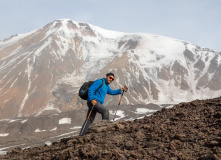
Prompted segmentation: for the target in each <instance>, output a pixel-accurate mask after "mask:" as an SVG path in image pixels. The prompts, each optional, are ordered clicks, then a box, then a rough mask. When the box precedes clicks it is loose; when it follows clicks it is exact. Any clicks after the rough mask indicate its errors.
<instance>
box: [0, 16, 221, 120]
mask: <svg viewBox="0 0 221 160" xmlns="http://www.w3.org/2000/svg"><path fill="white" fill-rule="evenodd" d="M220 54H221V53H220V52H215V51H212V50H209V49H203V48H200V47H197V46H194V45H192V44H190V43H186V42H182V41H179V40H175V39H171V38H166V37H161V36H155V35H149V34H126V33H119V32H113V31H107V30H104V29H101V28H99V27H95V26H93V25H90V24H87V23H77V22H74V21H72V20H57V21H54V22H52V23H50V24H48V25H46V26H45V27H43V28H41V29H39V30H36V31H32V32H30V33H27V34H23V35H16V36H13V37H10V38H8V39H5V40H4V41H0V119H6V118H15V117H22V116H28V115H35V114H37V115H41V114H52V113H59V112H63V111H68V110H73V109H79V108H80V107H82V105H85V103H84V102H83V101H82V100H81V99H79V97H78V95H77V93H78V89H79V87H80V86H81V84H82V83H83V82H84V81H87V80H95V79H97V78H103V77H105V74H106V73H107V72H109V71H112V72H114V73H115V75H116V78H115V79H116V81H115V82H114V83H113V84H111V88H113V89H117V88H119V87H121V86H122V85H124V84H126V85H127V86H128V87H129V90H128V94H127V97H126V98H125V99H124V100H123V102H122V103H124V104H147V103H150V102H153V103H175V102H180V101H190V100H193V99H201V98H209V97H211V98H212V97H216V96H218V95H220V89H221V77H220V75H221V68H220V60H221V59H220ZM118 99H119V97H118V96H115V97H112V96H107V98H106V101H105V105H113V104H116V101H118Z"/></svg>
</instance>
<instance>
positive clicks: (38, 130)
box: [35, 128, 46, 132]
mask: <svg viewBox="0 0 221 160" xmlns="http://www.w3.org/2000/svg"><path fill="white" fill-rule="evenodd" d="M45 131H46V130H40V129H39V128H38V129H36V130H35V132H45Z"/></svg>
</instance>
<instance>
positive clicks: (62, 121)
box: [58, 118, 71, 124]
mask: <svg viewBox="0 0 221 160" xmlns="http://www.w3.org/2000/svg"><path fill="white" fill-rule="evenodd" d="M58 124H71V118H62V119H60V120H59V122H58Z"/></svg>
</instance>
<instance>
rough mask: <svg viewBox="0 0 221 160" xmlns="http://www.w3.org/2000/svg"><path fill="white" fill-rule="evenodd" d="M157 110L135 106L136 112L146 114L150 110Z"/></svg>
mask: <svg viewBox="0 0 221 160" xmlns="http://www.w3.org/2000/svg"><path fill="white" fill-rule="evenodd" d="M157 111H158V110H152V109H147V108H137V109H136V113H137V114H147V113H151V112H157Z"/></svg>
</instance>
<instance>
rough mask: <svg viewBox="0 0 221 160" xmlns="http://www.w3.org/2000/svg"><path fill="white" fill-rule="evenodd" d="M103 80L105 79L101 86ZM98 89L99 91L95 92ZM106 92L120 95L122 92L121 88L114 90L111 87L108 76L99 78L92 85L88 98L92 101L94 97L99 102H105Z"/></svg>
mask: <svg viewBox="0 0 221 160" xmlns="http://www.w3.org/2000/svg"><path fill="white" fill-rule="evenodd" d="M102 81H103V85H102V87H101V88H99V87H100V86H101V84H102ZM98 88H99V89H98ZM97 89H98V90H97ZM96 90H97V92H96V94H95V91H96ZM106 94H110V95H118V94H121V89H117V90H112V89H111V88H110V86H109V83H108V82H107V80H106V78H103V79H102V80H101V79H97V80H96V81H95V82H94V83H93V84H92V85H91V87H90V88H89V89H88V99H87V100H88V101H91V100H93V99H94V100H97V101H98V102H99V103H101V104H103V103H104V99H105V96H106Z"/></svg>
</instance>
